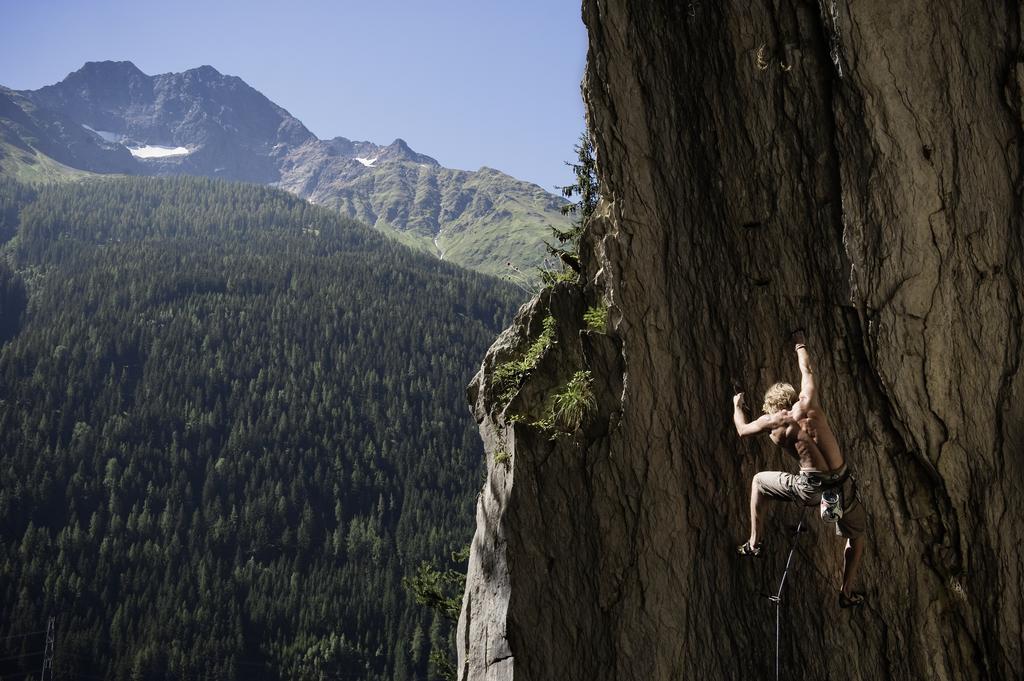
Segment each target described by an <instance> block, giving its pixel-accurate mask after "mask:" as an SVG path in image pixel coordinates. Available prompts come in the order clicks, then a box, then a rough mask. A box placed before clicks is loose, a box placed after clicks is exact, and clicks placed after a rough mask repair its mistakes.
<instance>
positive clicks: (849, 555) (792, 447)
mask: <svg viewBox="0 0 1024 681" xmlns="http://www.w3.org/2000/svg"><path fill="white" fill-rule="evenodd" d="M794 340H795V342H796V355H797V360H798V361H799V363H800V395H799V397H798V396H797V393H796V390H795V389H794V388H793V386H791V385H790V384H788V383H776V384H775V385H773V386H772V387H771V388H769V389H768V392H767V393H766V394H765V399H764V407H763V410H764V415H763V416H761V417H760V418H758V419H756V420H754V421H751V422H749V423H748V422H747V418H746V415H745V414H744V413H743V393H738V394H737V395H736V396H735V397H733V400H732V401H733V423H735V425H736V432H737V433H738V434H739V436H740V437H751V436H753V435H759V434H761V433H768V434H769V437H770V438H771V439H772V442H774V443H775V444H777V445H778V446H779V447H781V448H782V450H783V451H784V452H786V453H787V454H789V455H790V456H792V457H793V458H794V459H796V460H797V461H799V462H800V473H799V474H798V475H792V474H790V473H782V472H778V471H764V472H761V473H758V474H757V475H755V476H754V479H753V480H752V481H751V485H750V539H748V540H747V542H746V543H745V544H743V545H742V546H740V547H739V548H738V549H737V550H738V551H739V553H740V555H743V556H757V555H760V553H761V540H760V520H761V514H762V511H763V508H764V501H765V499H777V500H783V501H794V502H797V503H800V504H804V505H807V506H817V505H818V504H819V503H820V501H821V494H822V492H823V491H825V490H830V489H834V490H839V491H840V492H841V496H840V500H841V501H840V503H841V504H842V507H843V516H842V518H840V519H839V522H838V528H837V530H836V533H837V534H841V535H842V536H843V537H846V539H847V541H846V552H845V553H844V556H843V558H844V560H843V585H842V589H841V590H840V592H839V606H840V607H843V608H848V607H851V606H857V605H861V604H863V602H864V596H863V594H860V593H855V592H854V591H853V590H852V587H853V583H854V580H855V579H856V577H857V569H858V567H859V566H860V559H861V556H862V555H863V554H864V544H865V540H864V529H865V525H866V517H865V514H864V506H863V504H861V502H860V499H859V497H858V495H857V493H856V489H855V487H854V485H853V481H852V480H851V479H850V475H849V471H848V469H847V467H846V461H845V459H844V458H843V453H842V451H841V450H840V449H839V443H838V442H836V437H835V435H834V434H833V433H832V429H831V428H830V427H829V425H828V419H827V418H826V417H825V412H824V411H823V410H822V408H821V405H820V404H819V403H818V398H817V391H816V390H815V384H814V372H813V371H812V369H811V358H810V355H808V353H807V345H806V343H805V342H804V336H803V333H799V332H798V333H796V334H794Z"/></svg>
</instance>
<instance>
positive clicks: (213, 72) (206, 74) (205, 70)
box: [185, 64, 224, 78]
mask: <svg viewBox="0 0 1024 681" xmlns="http://www.w3.org/2000/svg"><path fill="white" fill-rule="evenodd" d="M189 74H195V75H197V76H200V77H203V78H223V77H224V74H223V73H221V72H220V71H218V70H217V69H215V68H213V67H212V66H210V65H209V64H203V65H202V66H197V67H196V68H194V69H189V70H188V71H185V75H189Z"/></svg>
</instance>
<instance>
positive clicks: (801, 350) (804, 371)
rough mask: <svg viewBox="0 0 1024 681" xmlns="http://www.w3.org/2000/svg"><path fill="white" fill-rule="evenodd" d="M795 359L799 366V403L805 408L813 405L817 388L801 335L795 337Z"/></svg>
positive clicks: (805, 345)
mask: <svg viewBox="0 0 1024 681" xmlns="http://www.w3.org/2000/svg"><path fill="white" fill-rule="evenodd" d="M795 340H796V359H797V362H798V363H799V364H800V401H801V402H803V403H804V404H805V405H806V406H810V405H811V404H812V403H814V399H815V397H817V387H816V386H815V385H814V370H813V369H811V355H810V354H809V353H808V352H807V344H806V343H805V342H804V335H803V333H799V332H798V333H797V334H796V335H795Z"/></svg>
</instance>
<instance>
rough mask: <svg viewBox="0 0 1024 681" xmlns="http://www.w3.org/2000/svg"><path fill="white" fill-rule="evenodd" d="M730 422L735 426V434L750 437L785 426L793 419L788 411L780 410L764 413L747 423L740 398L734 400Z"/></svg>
mask: <svg viewBox="0 0 1024 681" xmlns="http://www.w3.org/2000/svg"><path fill="white" fill-rule="evenodd" d="M732 422H733V425H735V426H736V434H737V435H739V436H740V437H750V436H752V435H759V434H761V433H767V432H770V431H772V430H775V429H776V428H779V427H781V426H787V425H789V424H791V423H793V422H794V421H793V417H792V416H790V415H789V412H785V411H780V412H776V413H774V414H765V415H764V416H761V417H760V418H757V419H754V420H753V421H751V422H750V423H747V415H746V414H744V413H743V401H742V400H740V401H739V402H734V406H733V410H732Z"/></svg>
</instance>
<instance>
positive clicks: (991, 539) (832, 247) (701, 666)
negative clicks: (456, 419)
mask: <svg viewBox="0 0 1024 681" xmlns="http://www.w3.org/2000/svg"><path fill="white" fill-rule="evenodd" d="M583 14H584V19H585V21H586V23H587V26H588V28H589V32H590V52H589V57H588V68H587V74H586V79H585V84H584V94H585V99H586V101H587V107H588V116H589V122H590V126H591V129H592V130H593V133H594V135H595V138H596V142H597V149H598V164H599V171H600V177H601V181H602V185H603V189H604V192H603V193H604V200H603V202H602V204H601V206H600V216H599V217H598V218H597V219H596V220H594V221H593V222H592V223H591V226H590V230H589V233H588V234H587V235H586V236H585V240H584V244H583V248H582V256H583V260H584V265H585V277H584V279H583V283H582V285H580V286H578V287H574V286H569V285H560V286H559V287H556V288H555V289H554V290H551V291H548V292H546V293H545V294H544V295H542V296H541V297H540V298H539V299H537V300H536V301H534V302H533V303H532V304H531V305H530V306H528V307H526V308H524V309H523V310H522V311H521V313H520V315H519V317H518V319H517V320H516V322H515V324H514V326H513V327H512V328H510V329H509V330H508V331H506V332H505V334H503V335H502V337H501V338H499V340H498V342H497V343H496V344H495V346H494V347H493V348H492V349H491V351H490V352H489V353H488V356H487V358H486V359H485V361H484V365H483V368H482V370H481V373H480V374H479V375H478V376H477V378H476V380H475V382H474V384H473V386H472V387H471V390H470V396H471V398H472V399H473V402H474V405H475V406H474V408H475V410H476V414H477V417H478V419H479V420H480V422H481V432H482V434H483V436H484V440H485V442H486V443H487V447H488V451H489V453H490V456H489V467H490V471H489V476H488V480H487V484H486V485H485V487H484V489H483V491H482V493H481V497H480V501H479V504H478V509H477V522H478V527H477V533H476V536H475V538H474V542H473V549H472V555H471V559H470V573H469V579H468V583H467V589H466V595H465V598H464V603H463V613H462V618H461V621H460V628H459V638H458V644H459V675H460V679H488V680H498V679H512V678H515V679H517V681H518V680H521V679H581V680H582V679H617V680H619V681H622V680H624V679H637V680H640V679H643V680H644V681H650V680H660V679H665V680H667V679H679V678H702V679H734V678H771V677H773V676H774V665H775V641H774V636H775V606H774V604H773V603H771V602H770V601H768V600H767V599H766V598H765V597H764V596H763V594H764V593H766V592H770V591H774V589H775V587H776V586H777V582H778V579H779V577H780V576H781V573H782V568H783V564H784V561H785V558H786V552H787V549H788V543H789V538H788V536H787V535H786V533H785V529H784V528H785V527H786V525H788V524H791V523H795V522H796V521H797V519H798V518H799V516H800V510H799V509H798V508H796V507H794V506H790V505H783V504H778V505H775V506H773V507H772V508H771V509H770V511H769V512H770V518H771V519H770V520H769V522H768V525H767V530H768V542H769V546H768V550H767V555H766V557H765V558H763V559H762V560H760V561H757V562H747V561H741V560H739V559H738V558H736V557H735V556H734V547H735V545H737V544H738V543H740V542H741V541H742V540H743V539H744V538H745V537H746V535H747V528H748V525H747V522H748V521H747V518H748V513H747V502H748V495H749V482H750V477H751V475H752V474H754V473H755V472H756V471H758V470H761V469H766V468H770V469H778V468H790V469H792V468H793V467H794V466H793V464H791V463H789V462H788V461H783V460H782V457H781V456H780V455H779V454H778V453H776V452H774V451H772V449H771V448H770V447H769V445H768V443H767V441H765V442H742V443H741V442H740V441H739V440H738V439H737V438H736V435H735V432H734V430H733V427H732V424H731V419H730V414H731V402H730V396H731V394H732V392H733V386H734V384H736V383H738V384H739V385H741V386H742V387H744V388H745V389H746V390H747V391H748V393H752V394H758V395H759V394H760V393H761V392H763V390H764V389H765V388H766V387H767V386H768V385H769V384H770V383H771V382H773V381H774V380H777V379H789V380H796V379H797V377H798V373H797V367H796V363H795V357H794V356H793V354H792V350H791V348H790V346H789V345H788V343H786V342H785V339H786V337H787V335H788V333H789V332H790V331H791V330H793V329H794V328H796V327H801V326H802V327H804V328H806V329H807V332H808V339H809V344H810V347H811V350H812V356H813V357H814V359H815V360H816V364H817V375H818V378H819V383H820V386H821V396H822V402H823V405H824V408H825V410H826V411H827V413H828V414H829V415H830V418H831V421H832V424H833V427H834V429H835V430H836V432H837V435H838V438H839V441H840V443H841V445H842V447H843V448H844V451H845V453H846V456H847V459H848V461H850V462H851V463H852V464H854V465H855V466H856V470H857V475H858V479H859V482H860V490H861V493H862V496H863V500H864V503H865V505H866V507H867V510H868V513H869V523H868V532H869V540H870V544H869V548H868V552H867V555H866V559H865V563H864V567H863V571H862V586H863V588H864V590H865V591H866V592H867V594H868V599H869V604H868V606H867V607H865V608H862V609H860V610H857V611H848V610H839V609H838V607H837V604H836V594H837V590H838V587H839V573H840V569H841V564H842V544H841V543H840V541H839V540H838V539H837V538H835V537H834V536H831V535H830V532H829V531H828V530H827V529H826V528H825V527H824V526H823V525H822V524H821V523H820V522H818V521H814V522H812V524H811V528H812V531H811V533H810V535H809V536H807V537H806V538H803V539H801V540H800V544H799V548H798V551H797V554H796V556H795V559H794V560H795V567H794V572H793V573H792V574H791V576H790V582H789V586H788V589H787V591H786V596H785V600H784V604H783V609H782V613H783V618H784V619H783V626H782V630H783V634H782V643H781V655H780V659H781V667H782V673H783V675H784V676H785V677H795V676H798V675H799V676H801V677H804V678H857V679H877V678H883V679H917V678H935V679H981V678H992V679H1002V678H1020V677H1022V676H1024V651H1022V648H1024V646H1022V641H1024V638H1022V636H1024V634H1022V619H1024V617H1022V610H1021V602H1022V594H1021V584H1022V581H1024V575H1022V571H1024V570H1022V565H1024V550H1022V549H1021V541H1022V540H1024V529H1022V524H1021V520H1022V514H1021V511H1020V503H1021V495H1022V493H1021V491H1020V490H1021V485H1022V483H1024V474H1022V473H1024V462H1022V458H1021V455H1020V452H1021V451H1022V447H1024V409H1022V401H1021V389H1022V386H1021V379H1020V375H1019V365H1020V359H1021V322H1022V318H1021V307H1022V298H1024V294H1022V291H1021V287H1020V284H1021V274H1022V271H1021V265H1022V262H1021V253H1022V237H1021V230H1022V227H1024V224H1022V222H1024V217H1022V214H1024V210H1022V205H1021V190H1022V149H1021V143H1022V141H1024V134H1022V133H1024V118H1022V105H1024V98H1022V92H1024V53H1022V45H1021V32H1022V23H1021V6H1020V4H1019V3H1012V2H1011V3H996V4H988V5H986V6H985V7H984V8H982V7H978V8H973V9H967V8H965V7H964V6H962V5H961V4H960V3H954V2H948V1H946V0H933V1H931V2H927V3H926V2H923V1H922V0H917V1H913V0H912V1H910V2H904V3H890V2H882V1H881V0H871V1H869V2H861V3H849V4H848V3H839V2H830V1H828V0H824V1H822V2H820V3H817V4H816V3H805V2H798V3H789V2H782V3H767V4H756V3H755V4H753V5H751V4H750V3H745V2H742V3H741V2H724V3H708V2H699V1H696V0H695V1H694V2H689V3H687V2H674V1H670V0H644V1H643V2H640V1H627V0H617V1H609V0H585V2H584V3H583ZM595 306H596V307H600V306H607V307H608V310H609V312H608V325H607V327H605V328H604V329H603V330H581V329H583V327H584V322H583V319H582V315H583V311H584V310H585V309H587V308H590V307H595ZM549 315H551V316H552V317H553V319H555V320H556V322H555V323H554V326H553V327H552V328H553V333H552V334H550V341H551V342H549V343H546V344H543V347H544V352H543V353H542V354H541V356H540V359H539V360H538V361H537V362H536V365H535V366H534V367H533V368H532V369H531V370H530V371H527V372H522V373H520V374H517V375H516V376H515V378H516V380H517V382H516V383H515V385H514V386H513V388H512V389H509V388H508V385H507V380H506V381H505V383H503V382H502V380H501V379H502V378H503V377H504V376H505V375H506V374H507V373H508V372H507V366H508V363H509V361H510V359H511V360H519V358H521V357H523V356H524V352H525V351H524V348H526V349H530V348H532V347H533V345H532V344H534V343H536V339H538V338H541V336H542V335H543V334H542V328H541V324H542V320H543V319H545V318H546V317H547V316H549ZM602 331H603V332H602ZM503 367H506V369H504V370H502V368H503ZM583 368H585V369H589V370H590V371H591V373H592V375H593V378H594V381H593V392H594V397H595V400H596V406H595V407H594V408H592V409H591V410H590V414H591V415H590V417H589V418H588V419H586V420H585V422H584V424H583V425H582V427H581V428H579V429H577V430H575V431H574V432H571V433H565V434H561V435H558V434H556V435H555V436H554V440H551V439H550V436H551V434H550V433H549V432H548V431H544V430H541V429H539V428H537V427H535V426H531V425H530V423H531V422H532V421H534V420H535V419H534V415H535V414H536V413H537V412H538V411H542V410H543V409H544V407H543V406H542V405H544V404H545V403H546V402H547V401H548V400H550V399H551V398H552V396H553V395H555V394H558V391H559V390H560V387H559V386H561V385H563V384H564V381H565V377H566V376H567V375H568V373H569V372H571V371H574V370H576V369H583ZM751 401H753V402H759V400H751ZM812 514H813V510H810V511H808V518H810V519H812V520H813V518H812Z"/></svg>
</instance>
